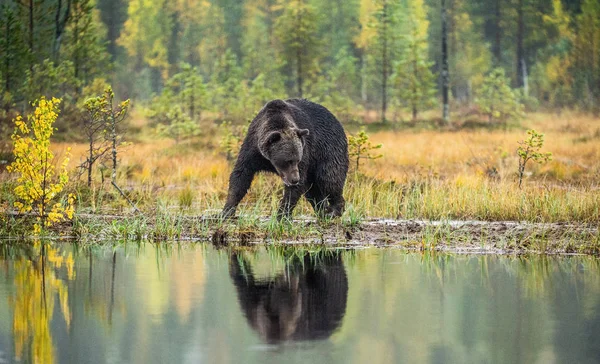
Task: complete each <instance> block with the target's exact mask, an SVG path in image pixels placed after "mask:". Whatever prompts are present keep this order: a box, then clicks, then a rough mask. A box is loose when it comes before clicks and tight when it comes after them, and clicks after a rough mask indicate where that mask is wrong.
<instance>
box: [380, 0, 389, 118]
mask: <svg viewBox="0 0 600 364" xmlns="http://www.w3.org/2000/svg"><path fill="white" fill-rule="evenodd" d="M387 5H388V3H387V1H384V3H383V12H382V23H383V34H382V36H383V39H382V41H383V45H382V47H381V63H382V72H381V78H382V79H381V122H382V123H385V119H386V118H385V114H386V111H387V78H388V34H387V26H388V24H387V22H388V20H387V16H388V14H387V12H388V7H387Z"/></svg>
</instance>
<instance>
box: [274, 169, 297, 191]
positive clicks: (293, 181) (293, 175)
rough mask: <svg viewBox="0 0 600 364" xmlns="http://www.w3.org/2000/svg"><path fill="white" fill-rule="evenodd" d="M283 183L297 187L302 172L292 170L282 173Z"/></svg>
mask: <svg viewBox="0 0 600 364" xmlns="http://www.w3.org/2000/svg"><path fill="white" fill-rule="evenodd" d="M279 175H280V176H281V179H282V180H283V183H284V184H285V185H286V186H288V187H293V186H297V185H298V183H300V171H298V169H297V168H296V169H292V170H288V171H282V172H281V173H280V174H279Z"/></svg>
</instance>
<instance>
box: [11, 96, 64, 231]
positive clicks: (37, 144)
mask: <svg viewBox="0 0 600 364" xmlns="http://www.w3.org/2000/svg"><path fill="white" fill-rule="evenodd" d="M59 104H60V100H59V99H56V98H52V99H50V100H46V99H45V98H43V97H42V98H41V99H40V100H39V102H38V103H37V106H36V108H35V111H34V113H33V115H29V116H28V117H27V121H24V120H23V118H22V117H21V116H20V115H19V116H17V118H16V119H15V120H14V122H15V131H14V133H13V135H12V136H11V139H12V140H13V143H14V150H13V154H14V157H15V160H14V162H12V163H11V164H10V166H8V171H9V172H13V173H17V174H18V175H19V177H18V179H17V186H16V187H15V189H14V192H15V195H16V197H17V201H16V202H15V203H14V207H15V208H17V209H18V211H19V213H32V214H33V215H34V216H36V222H35V223H34V225H33V230H34V233H35V234H39V233H40V232H41V230H42V228H43V227H49V226H51V225H52V224H54V223H57V222H60V221H63V220H65V219H72V218H73V212H74V206H73V204H74V199H75V197H74V196H73V195H72V194H69V195H68V196H66V202H65V203H63V202H61V199H62V198H63V197H65V196H64V195H63V194H62V191H63V189H64V188H65V186H66V185H67V183H68V182H69V176H68V173H67V165H68V164H69V159H70V148H68V149H67V153H66V155H65V157H64V159H63V160H62V163H61V164H60V168H59V170H58V172H57V167H56V166H55V165H54V153H52V151H51V150H50V137H51V136H52V134H53V133H54V127H53V124H54V122H55V121H56V118H57V117H58V105H59Z"/></svg>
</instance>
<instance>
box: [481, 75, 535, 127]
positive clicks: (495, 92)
mask: <svg viewBox="0 0 600 364" xmlns="http://www.w3.org/2000/svg"><path fill="white" fill-rule="evenodd" d="M520 98H521V94H520V91H519V90H513V89H512V88H511V87H510V81H509V79H508V77H506V75H505V73H504V69H502V68H495V69H493V70H492V71H491V72H490V74H489V75H488V76H487V77H486V78H485V79H484V80H483V84H482V85H481V89H480V90H479V96H478V97H477V99H476V100H475V103H476V104H477V106H478V107H479V108H480V109H481V111H482V112H483V113H484V114H485V115H487V117H488V121H489V122H490V123H492V122H494V121H499V122H502V123H506V122H507V121H509V120H515V121H519V120H520V119H522V118H523V116H524V106H523V104H522V103H521V100H520Z"/></svg>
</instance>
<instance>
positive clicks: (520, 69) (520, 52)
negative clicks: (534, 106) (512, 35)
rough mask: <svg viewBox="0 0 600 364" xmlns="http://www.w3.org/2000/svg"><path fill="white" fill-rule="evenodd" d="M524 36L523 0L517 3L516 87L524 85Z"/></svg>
mask: <svg viewBox="0 0 600 364" xmlns="http://www.w3.org/2000/svg"><path fill="white" fill-rule="evenodd" d="M524 36H525V24H524V22H523V0H519V2H518V4H517V52H516V55H517V59H516V63H517V87H518V88H521V87H523V86H525V68H524V67H525V54H524V52H525V50H524V49H523V37H524Z"/></svg>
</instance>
